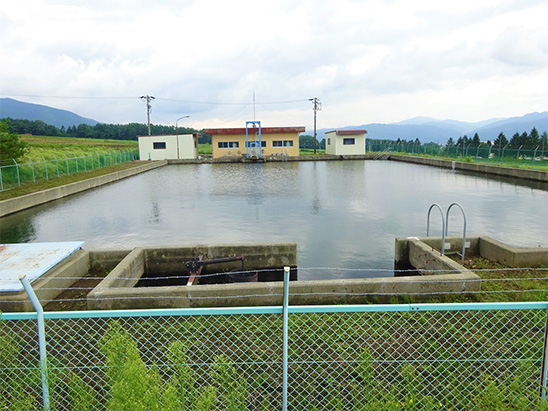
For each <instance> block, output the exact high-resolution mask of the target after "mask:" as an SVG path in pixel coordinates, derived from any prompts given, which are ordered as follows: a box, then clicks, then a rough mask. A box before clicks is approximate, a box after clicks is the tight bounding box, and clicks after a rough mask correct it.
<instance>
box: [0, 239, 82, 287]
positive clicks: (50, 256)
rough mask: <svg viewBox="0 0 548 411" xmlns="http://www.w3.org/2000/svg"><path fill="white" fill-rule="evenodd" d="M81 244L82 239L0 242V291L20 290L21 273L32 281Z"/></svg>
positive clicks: (73, 251) (69, 254)
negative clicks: (49, 241) (73, 240)
mask: <svg viewBox="0 0 548 411" xmlns="http://www.w3.org/2000/svg"><path fill="white" fill-rule="evenodd" d="M83 244H84V242H83V241H75V242H63V243H27V244H0V292H17V291H22V290H23V285H22V284H21V282H20V281H19V276H20V275H21V274H25V275H26V276H27V278H28V280H29V281H30V282H32V281H34V280H36V279H37V278H39V277H40V276H42V275H44V274H45V273H46V272H47V271H48V270H50V269H51V268H52V267H54V266H56V265H57V264H59V263H60V262H62V261H63V260H65V259H66V258H67V257H69V256H71V255H72V254H74V253H75V252H76V251H78V250H79V249H80V248H81V247H82V245H83Z"/></svg>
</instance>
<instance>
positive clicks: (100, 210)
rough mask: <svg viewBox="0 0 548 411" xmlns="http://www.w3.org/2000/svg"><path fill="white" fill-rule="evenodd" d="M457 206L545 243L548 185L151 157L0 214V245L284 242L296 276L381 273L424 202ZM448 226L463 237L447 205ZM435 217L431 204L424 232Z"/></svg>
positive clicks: (471, 222)
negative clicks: (123, 175) (120, 176)
mask: <svg viewBox="0 0 548 411" xmlns="http://www.w3.org/2000/svg"><path fill="white" fill-rule="evenodd" d="M455 201H456V202H459V203H460V204H462V206H463V207H464V209H465V210H466V214H467V231H468V235H469V236H472V235H479V234H486V235H489V236H492V237H494V238H496V239H499V240H505V241H507V242H509V243H511V244H512V245H518V246H537V245H541V246H544V247H546V246H548V234H547V233H548V222H547V221H548V191H546V185H544V186H541V187H540V188H531V187H527V186H522V185H516V184H513V183H508V182H502V181H495V180H490V179H486V178H483V177H476V176H471V175H465V174H460V173H455V172H452V171H447V170H442V169H437V168H430V167H425V166H418V165H410V164H404V163H395V162H384V161H344V162H333V161H331V162H302V163H299V162H289V163H266V164H213V165H212V164H203V165H178V166H175V165H173V166H168V167H162V168H161V169H157V170H154V171H150V172H147V173H144V174H141V175H139V176H135V177H132V178H129V179H126V180H122V181H120V182H118V183H114V184H111V185H108V186H105V187H102V188H98V189H95V190H93V191H90V192H85V193H82V194H78V195H75V196H72V197H69V198H67V199H64V200H59V201H56V202H53V203H50V204H47V205H44V206H40V207H36V208H34V209H32V210H28V211H25V212H21V213H18V214H15V215H13V216H9V217H5V218H2V219H0V243H14V242H47V241H76V240H83V241H85V242H86V243H85V247H86V248H108V247H116V248H129V247H134V246H142V245H183V244H184V245H186V244H204V243H217V244H219V243H252V242H273V241H294V242H297V244H298V263H299V266H300V267H303V268H311V267H335V268H347V269H354V271H353V270H340V271H335V270H301V271H300V278H302V279H311V278H336V277H357V276H387V275H391V274H390V273H387V272H381V271H379V272H368V271H356V270H355V269H381V270H391V269H393V255H394V238H395V237H401V236H423V235H425V231H426V212H427V210H428V207H429V206H430V205H431V204H432V203H439V204H440V205H441V206H442V207H443V208H444V209H446V208H447V206H448V205H449V204H450V203H452V202H455ZM450 217H451V218H450V227H449V234H450V235H451V234H453V235H462V217H461V215H460V211H459V210H458V209H457V208H455V209H453V210H452V211H451V216H450ZM440 231H441V221H440V218H439V213H438V212H437V211H436V210H434V212H433V213H432V220H431V234H432V235H439V234H440Z"/></svg>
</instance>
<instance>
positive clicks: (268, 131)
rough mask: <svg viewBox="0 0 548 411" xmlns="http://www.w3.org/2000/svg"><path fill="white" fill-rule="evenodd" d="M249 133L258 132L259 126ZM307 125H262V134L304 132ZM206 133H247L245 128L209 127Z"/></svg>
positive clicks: (251, 129) (216, 134)
mask: <svg viewBox="0 0 548 411" xmlns="http://www.w3.org/2000/svg"><path fill="white" fill-rule="evenodd" d="M247 131H248V133H257V132H258V131H259V129H258V128H255V127H253V128H252V127H250V128H248V129H247ZM304 131H305V127H262V128H261V134H281V133H302V132H304ZM204 133H205V134H209V135H212V136H221V135H235V134H245V128H208V129H205V130H204Z"/></svg>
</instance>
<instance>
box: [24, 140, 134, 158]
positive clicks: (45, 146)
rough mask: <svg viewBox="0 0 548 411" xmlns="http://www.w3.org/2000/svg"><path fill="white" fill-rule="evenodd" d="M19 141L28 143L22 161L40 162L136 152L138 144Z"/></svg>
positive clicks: (84, 141) (93, 141)
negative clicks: (43, 159) (129, 151)
mask: <svg viewBox="0 0 548 411" xmlns="http://www.w3.org/2000/svg"><path fill="white" fill-rule="evenodd" d="M21 140H23V141H25V142H27V143H29V148H30V152H29V154H28V155H27V156H26V158H25V159H23V160H28V159H30V160H31V161H42V157H44V158H46V159H48V160H50V159H53V158H55V157H57V158H62V157H64V156H67V157H74V156H82V155H91V154H96V153H97V152H105V151H113V150H116V151H123V150H137V149H138V148H139V143H138V142H137V141H128V140H101V139H92V138H76V137H50V136H30V135H22V136H21Z"/></svg>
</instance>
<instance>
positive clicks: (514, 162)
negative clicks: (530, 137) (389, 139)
mask: <svg viewBox="0 0 548 411" xmlns="http://www.w3.org/2000/svg"><path fill="white" fill-rule="evenodd" d="M370 153H380V152H376V151H373V152H370ZM389 154H396V155H402V156H413V157H425V158H436V159H439V160H446V161H461V162H464V163H477V164H484V165H489V166H498V167H511V168H523V169H529V170H541V171H548V161H547V160H543V161H537V160H535V161H532V160H531V159H516V158H515V157H509V156H508V157H504V158H502V159H500V158H491V159H488V158H477V157H472V156H467V157H462V156H456V157H448V156H440V155H432V154H424V153H419V154H417V153H406V152H395V151H390V152H389Z"/></svg>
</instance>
